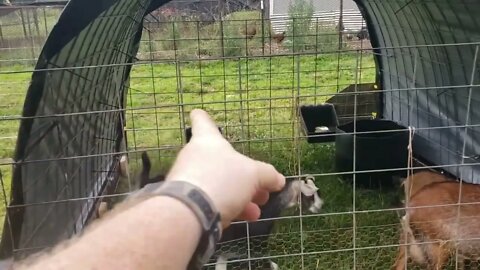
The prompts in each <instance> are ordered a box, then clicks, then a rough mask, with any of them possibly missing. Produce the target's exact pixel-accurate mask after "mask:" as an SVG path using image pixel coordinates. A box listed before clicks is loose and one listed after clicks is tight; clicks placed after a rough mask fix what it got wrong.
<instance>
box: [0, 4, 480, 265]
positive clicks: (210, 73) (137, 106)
mask: <svg viewBox="0 0 480 270" xmlns="http://www.w3.org/2000/svg"><path fill="white" fill-rule="evenodd" d="M207 2H208V1H207ZM340 2H343V1H340ZM212 3H217V1H215V2H212ZM212 3H210V2H208V4H205V5H206V6H204V7H202V8H205V9H207V10H208V12H207V11H204V12H203V11H202V12H199V11H198V10H199V8H198V7H194V8H192V7H191V6H189V7H188V8H186V7H185V5H186V4H185V3H182V2H177V4H175V3H172V4H171V5H170V6H166V7H162V8H161V9H158V10H156V11H154V12H152V13H151V14H150V15H149V16H147V17H146V18H145V21H144V27H143V34H142V39H141V41H140V47H139V51H138V54H137V55H136V60H137V61H136V62H135V63H134V64H133V66H132V70H131V73H130V80H129V86H128V94H127V100H126V105H127V106H126V108H125V109H120V108H118V107H110V108H107V107H106V108H105V110H104V111H100V112H98V111H97V112H84V113H80V114H81V115H83V114H85V115H87V114H101V113H104V114H107V115H108V114H111V113H113V114H115V113H119V112H124V113H125V116H126V123H125V126H124V131H125V133H126V138H125V140H124V141H123V142H122V144H123V150H122V151H120V152H110V153H104V155H123V154H126V155H128V158H129V172H130V173H129V174H128V175H127V177H120V179H119V181H118V185H117V187H116V191H115V193H114V194H110V195H102V196H88V195H85V194H76V195H72V194H71V196H70V197H65V198H62V199H59V200H54V201H45V202H38V204H40V205H41V204H62V203H63V204H75V203H76V202H83V201H92V202H93V201H95V200H96V199H99V198H100V199H103V201H106V202H107V203H109V204H110V206H112V205H114V204H115V203H118V202H120V201H121V199H122V198H123V197H124V196H125V195H126V194H128V193H129V192H132V191H134V190H135V189H136V188H137V186H138V183H137V182H136V181H137V180H136V175H137V174H138V172H139V170H140V168H141V163H140V162H141V160H140V153H141V152H143V151H148V153H149V155H150V157H151V158H152V160H153V161H155V162H154V163H155V167H154V171H156V172H159V173H163V174H165V173H166V172H167V171H168V169H169V168H170V166H171V165H172V162H173V160H174V158H175V156H176V154H177V153H178V151H179V150H180V149H181V147H182V146H183V145H184V144H185V143H186V136H185V130H186V128H187V127H188V126H189V119H188V113H189V112H190V111H191V110H192V109H194V108H203V109H205V110H207V111H208V112H209V113H210V114H211V116H212V117H213V119H214V120H215V121H216V122H217V123H218V125H219V126H220V127H221V128H222V132H223V134H224V136H225V137H226V138H227V139H228V140H229V141H230V142H231V143H232V145H233V146H234V147H235V149H237V150H238V151H239V152H241V153H244V154H246V155H248V156H251V157H253V158H255V159H258V160H262V161H266V162H269V163H272V164H273V165H275V167H276V168H277V169H278V170H279V171H281V172H282V173H283V174H284V175H287V176H288V178H289V179H296V178H298V177H304V176H306V175H312V176H314V177H315V183H316V185H317V186H318V187H319V188H320V193H321V197H322V199H323V200H324V201H325V206H324V208H323V209H322V213H320V214H309V213H306V212H305V209H303V211H301V210H300V209H290V210H287V211H285V212H284V213H283V214H282V216H281V217H278V218H275V221H274V223H275V226H274V229H273V231H272V233H271V234H269V235H259V236H251V235H249V234H245V236H244V237H242V238H239V239H236V240H233V241H228V242H225V243H221V244H220V245H219V246H218V250H217V255H220V254H230V255H231V256H232V258H231V259H230V262H229V263H228V265H229V269H269V267H270V261H273V262H275V263H276V264H277V265H278V266H279V267H280V268H281V269H387V268H389V267H391V266H392V265H393V264H394V263H395V259H396V256H397V253H398V251H399V247H400V246H401V244H402V243H400V242H399V239H401V234H402V230H401V224H400V222H399V220H400V217H401V216H402V215H403V214H404V212H405V209H403V204H402V199H403V198H402V195H401V192H400V191H401V190H400V189H395V188H393V189H392V188H391V187H387V186H382V185H381V186H380V187H377V189H374V190H372V189H365V188H363V187H361V186H360V183H359V182H360V181H363V179H364V178H363V176H364V175H367V174H368V173H379V172H385V171H387V172H388V171H402V172H404V171H405V169H406V167H405V166H406V165H405V166H404V167H397V168H390V169H387V170H385V169H383V168H378V169H375V168H359V167H357V165H352V164H356V163H355V162H356V161H358V160H356V159H358V158H359V157H356V154H353V158H352V160H351V162H352V163H351V164H350V166H347V167H346V168H344V170H341V169H339V168H338V166H337V165H336V160H335V159H336V152H337V151H338V148H336V147H335V145H334V144H332V143H325V144H310V143H308V142H307V139H308V138H311V137H319V138H321V137H325V136H327V135H313V136H311V135H309V136H308V134H305V131H304V126H303V125H304V124H305V123H303V122H302V120H301V119H300V111H301V107H302V106H303V105H322V104H324V103H326V102H329V103H333V104H335V106H336V107H335V108H336V110H337V111H336V112H337V115H338V120H339V122H340V123H341V124H344V123H348V122H351V121H352V120H353V121H354V122H355V121H356V120H359V119H375V118H377V115H378V114H379V109H378V106H379V104H378V102H379V100H380V97H379V95H380V93H379V92H380V91H379V90H382V91H383V93H387V94H391V95H392V96H393V98H392V102H399V101H398V99H399V98H400V95H402V93H406V94H407V95H414V94H418V93H419V92H436V93H439V95H441V93H445V92H448V91H450V90H451V89H456V88H459V89H468V88H470V89H471V88H473V87H475V88H476V87H478V86H479V85H477V84H476V81H475V80H472V81H471V83H470V84H467V83H465V84H456V85H448V86H444V87H428V86H423V85H419V84H415V83H413V84H409V83H407V84H406V85H405V86H404V87H398V88H396V89H378V87H379V85H378V81H377V76H378V74H377V72H378V70H379V69H380V67H379V66H378V63H377V62H376V61H375V59H374V56H375V54H377V55H378V54H379V53H385V52H386V53H387V54H391V55H410V56H412V55H415V57H416V58H415V59H417V61H418V63H419V65H420V64H421V65H423V66H424V69H425V70H427V69H428V65H429V64H432V63H434V64H438V65H444V64H446V63H443V62H439V59H440V58H435V57H434V56H432V55H431V54H430V57H425V55H426V54H422V53H421V52H422V51H424V52H425V51H428V50H429V49H430V47H441V48H443V49H444V50H462V49H465V48H468V49H472V48H476V50H477V51H478V46H479V45H480V44H479V43H463V44H434V45H431V46H430V45H418V46H408V47H394V48H383V50H379V48H372V46H371V44H370V41H369V38H368V37H367V36H365V32H364V31H365V30H364V28H363V27H364V26H365V25H364V21H363V19H361V18H360V20H357V19H356V18H357V17H356V16H358V14H359V12H358V14H357V11H355V10H347V11H346V12H345V13H343V11H342V10H341V6H340V5H339V6H338V8H337V7H332V8H331V10H323V13H318V14H320V15H318V14H317V16H310V17H305V16H288V15H284V16H268V15H269V14H268V13H265V12H259V10H258V9H259V8H260V7H259V6H258V3H257V2H256V1H252V3H250V2H248V3H247V4H245V5H246V6H241V5H238V3H237V4H234V3H233V1H227V2H226V3H227V5H226V6H227V7H225V10H223V11H219V10H216V9H213V4H212ZM235 3H236V2H235ZM209 5H210V6H209ZM62 8H63V7H61V6H58V7H56V6H55V7H18V8H16V7H6V8H1V9H0V97H1V98H0V180H1V184H2V189H3V192H2V194H0V197H1V198H2V201H3V202H2V206H1V208H2V211H1V214H2V216H5V213H6V210H7V209H16V208H18V207H24V208H28V207H31V208H33V209H34V208H35V207H39V206H38V205H20V206H15V207H12V206H8V202H9V196H10V195H9V194H10V192H11V191H10V186H11V184H10V181H11V178H12V166H15V165H16V164H17V163H16V161H14V160H12V159H11V158H12V156H13V153H14V148H15V141H16V140H17V131H18V127H19V123H20V120H21V119H23V117H22V116H21V113H22V103H23V101H24V99H25V93H26V89H27V87H28V84H29V82H30V78H31V75H32V71H33V69H34V67H33V64H34V63H35V62H36V60H37V57H38V55H39V53H40V50H41V47H42V44H43V43H44V42H45V40H46V37H47V36H48V33H50V31H51V29H52V27H53V25H54V24H55V22H56V20H57V18H58V16H59V15H60V12H61V9H62ZM269 8H270V9H272V7H269ZM219 14H224V16H223V17H222V16H221V15H219ZM352 14H353V15H352ZM344 15H345V16H346V17H345V18H343V16H344ZM349 15H351V17H348V16H349ZM339 18H342V20H344V19H345V21H346V22H349V23H345V24H344V23H342V21H341V20H339ZM352 18H353V19H352ZM283 31H285V32H283ZM422 55H423V56H422ZM384 56H385V57H389V55H384ZM451 61H456V60H454V59H452V60H451ZM458 61H459V60H458ZM472 61H473V62H469V63H465V62H460V61H459V62H458V67H460V66H462V67H463V66H464V65H470V66H473V67H474V68H473V70H475V67H476V66H477V65H478V63H477V59H476V57H475V59H473V60H472ZM411 64H412V65H417V63H411ZM102 68H104V67H99V66H85V67H81V68H80V69H84V72H86V73H87V72H100V71H101V69H102ZM51 70H53V71H54V70H58V68H54V67H52V68H51ZM473 73H474V71H473ZM415 74H416V73H415ZM391 76H392V77H395V76H397V77H402V78H403V77H405V78H407V79H411V78H410V77H409V76H407V75H405V74H398V73H396V74H393V72H392V75H391ZM413 80H414V81H415V76H414V79H413ZM470 100H471V96H470V98H469V102H470ZM445 102H447V101H445ZM412 107H413V105H412ZM423 109H424V110H425V111H422V112H421V113H423V114H425V115H435V116H437V115H441V112H440V111H439V110H438V111H435V110H434V109H432V110H430V109H429V108H423ZM416 110H421V109H420V108H416ZM72 115H73V114H67V113H63V114H62V113H61V114H57V115H56V117H59V118H67V117H71V116H72ZM445 123H446V124H439V125H436V126H416V127H415V128H416V131H417V132H425V133H429V132H435V130H439V129H448V130H450V131H451V132H452V134H454V135H455V136H462V134H464V133H463V132H464V130H466V129H468V128H474V127H478V123H472V122H469V121H464V122H455V123H452V122H451V121H450V122H448V121H447V122H445ZM400 131H401V132H403V133H405V129H401V130H400ZM394 132H399V130H395V129H393V130H388V131H373V130H366V131H359V130H358V129H357V127H356V126H355V125H354V126H353V129H352V130H351V131H347V132H343V133H340V134H335V135H334V136H338V137H342V136H345V137H348V136H353V138H354V139H353V145H354V149H355V144H356V138H359V137H362V135H368V136H374V137H375V136H378V137H381V136H382V134H385V133H387V134H388V133H394ZM452 136H453V135H452ZM439 147H441V146H439ZM353 153H356V151H353ZM85 157H88V155H86V156H83V157H78V156H75V155H73V156H68V155H65V156H62V157H61V158H62V159H79V158H85ZM52 158H55V157H52ZM17 162H18V161H17ZM29 162H32V163H37V162H38V163H41V160H32V161H29ZM44 162H45V161H44ZM405 162H406V160H405ZM430 165H431V164H430ZM478 165H479V164H478V162H477V163H469V164H467V165H465V164H463V163H459V162H451V163H449V164H439V165H435V166H434V165H431V166H425V165H424V164H422V165H420V163H418V164H417V163H416V164H415V165H414V166H415V167H418V168H425V167H430V168H437V169H441V168H446V167H448V166H452V167H458V166H478ZM345 176H349V177H345ZM77 180H78V181H82V179H77ZM352 183H353V184H352ZM76 184H81V182H78V183H76ZM92 205H93V204H92ZM66 209H67V210H68V207H67V208H66ZM74 218H78V217H72V219H74ZM474 218H477V217H474ZM260 222H265V221H260ZM417 238H419V239H421V238H422V235H418V236H417ZM470 238H474V236H470ZM422 240H425V242H427V243H426V244H424V245H426V246H427V245H429V243H428V239H422ZM430 240H436V239H430ZM470 240H472V239H470ZM410 244H411V243H409V244H407V245H410ZM419 244H422V243H419ZM14 248H15V247H14ZM32 248H43V247H38V246H36V247H32ZM15 251H16V252H21V251H22V250H21V249H18V248H17V249H15ZM458 261H463V260H462V259H458V260H455V256H452V257H451V258H450V261H449V263H448V267H449V268H448V269H457V268H458V264H457V263H456V262H458ZM215 262H216V261H215V259H212V260H211V261H210V262H209V264H207V265H206V269H214V268H215ZM417 267H419V266H415V265H414V264H411V263H409V264H408V269H423V268H417ZM466 267H467V268H470V269H476V268H475V267H478V265H477V264H476V262H475V261H471V262H467V264H466Z"/></svg>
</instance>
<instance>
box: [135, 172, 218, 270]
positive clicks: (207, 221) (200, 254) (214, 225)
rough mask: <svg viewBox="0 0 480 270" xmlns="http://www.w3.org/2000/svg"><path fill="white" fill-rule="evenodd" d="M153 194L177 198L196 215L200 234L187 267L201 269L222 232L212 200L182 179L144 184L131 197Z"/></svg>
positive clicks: (195, 269)
mask: <svg viewBox="0 0 480 270" xmlns="http://www.w3.org/2000/svg"><path fill="white" fill-rule="evenodd" d="M153 196H168V197H171V198H174V199H177V200H179V201H180V202H182V203H183V204H185V205H186V206H187V207H188V208H190V209H191V210H192V212H193V213H194V214H195V216H196V217H197V219H198V221H199V222H200V225H201V226H202V234H201V237H200V241H199V244H198V246H197V248H196V249H195V252H194V254H193V256H192V258H191V260H190V262H189V264H188V267H187V269H188V270H197V269H201V268H202V266H203V265H204V264H205V263H207V262H208V259H209V258H210V257H211V256H212V255H213V253H214V252H215V245H216V244H217V242H218V241H219V240H220V237H221V233H222V225H221V220H220V214H219V213H218V211H217V210H216V208H215V206H214V205H213V203H212V201H211V200H210V198H209V197H208V195H207V194H205V193H204V192H203V191H202V190H200V189H199V188H198V187H197V186H195V185H192V184H190V183H188V182H184V181H164V182H159V183H154V184H149V185H146V186H145V187H144V188H142V189H141V190H139V191H138V192H136V193H134V194H132V197H131V199H140V198H150V197H153Z"/></svg>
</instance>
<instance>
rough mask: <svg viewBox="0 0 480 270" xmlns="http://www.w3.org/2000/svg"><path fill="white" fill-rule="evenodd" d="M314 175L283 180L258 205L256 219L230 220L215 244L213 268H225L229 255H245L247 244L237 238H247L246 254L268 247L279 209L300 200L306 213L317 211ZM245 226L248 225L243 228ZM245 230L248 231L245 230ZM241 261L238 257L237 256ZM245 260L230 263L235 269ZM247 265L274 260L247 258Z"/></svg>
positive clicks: (272, 266)
mask: <svg viewBox="0 0 480 270" xmlns="http://www.w3.org/2000/svg"><path fill="white" fill-rule="evenodd" d="M313 180H314V178H313V177H311V176H309V177H306V178H305V180H293V181H287V184H286V185H285V187H284V188H283V190H281V191H280V192H275V193H271V194H270V198H269V200H268V201H267V203H266V204H265V205H263V206H261V207H260V209H261V215H260V219H259V221H256V222H249V223H248V225H247V223H245V222H243V223H234V224H232V225H230V227H228V228H227V229H225V230H224V231H223V234H222V238H221V239H220V242H219V244H218V246H217V252H216V265H215V270H225V269H227V262H228V260H229V259H236V258H240V257H242V256H241V255H242V254H243V255H245V253H246V252H244V251H245V250H247V247H246V246H245V247H244V248H242V247H241V246H242V245H241V244H240V245H239V240H245V241H243V242H242V241H241V242H242V243H246V241H247V238H248V241H249V249H250V254H255V253H260V252H261V251H262V250H265V249H267V248H268V237H269V235H270V233H271V232H272V229H273V225H274V219H275V218H277V217H279V216H280V214H281V212H282V211H284V210H286V209H289V208H292V207H295V206H298V205H299V203H300V202H301V203H302V207H303V209H308V211H309V212H310V213H319V212H320V210H321V209H322V206H323V200H322V199H321V198H320V195H319V192H318V188H317V186H316V185H315V183H314V181H313ZM247 226H248V229H247ZM247 230H248V234H247ZM239 261H241V259H240V260H239ZM248 263H249V262H248V261H246V262H241V263H238V262H236V263H233V265H235V268H236V269H249V267H248ZM251 269H278V266H277V264H275V263H274V262H272V261H271V260H259V261H256V262H251Z"/></svg>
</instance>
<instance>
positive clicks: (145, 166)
mask: <svg viewBox="0 0 480 270" xmlns="http://www.w3.org/2000/svg"><path fill="white" fill-rule="evenodd" d="M151 168H152V164H151V162H150V158H149V157H148V154H147V152H143V153H142V172H141V173H140V188H143V187H144V186H146V185H148V184H152V183H157V182H161V181H163V180H165V175H164V174H158V175H156V176H154V177H152V178H150V169H151Z"/></svg>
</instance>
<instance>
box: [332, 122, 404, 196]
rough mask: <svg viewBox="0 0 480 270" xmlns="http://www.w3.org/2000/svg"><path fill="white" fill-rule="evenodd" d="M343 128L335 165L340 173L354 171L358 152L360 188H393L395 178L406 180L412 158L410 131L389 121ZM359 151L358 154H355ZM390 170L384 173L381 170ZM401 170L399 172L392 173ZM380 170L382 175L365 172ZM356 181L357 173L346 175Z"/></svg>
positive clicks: (359, 123) (357, 124)
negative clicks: (409, 157)
mask: <svg viewBox="0 0 480 270" xmlns="http://www.w3.org/2000/svg"><path fill="white" fill-rule="evenodd" d="M353 132H354V123H353V122H352V123H348V124H346V125H343V126H339V127H338V130H337V136H336V140H335V148H336V152H335V153H336V154H335V159H336V160H335V162H336V167H337V171H338V172H352V171H353V163H354V160H353V155H354V153H355V155H356V156H355V165H356V166H355V177H356V183H357V185H358V186H362V187H379V186H384V187H388V186H392V184H393V181H392V176H400V177H405V175H406V170H405V168H406V167H407V158H408V149H407V146H408V139H409V133H408V129H406V128H405V127H403V126H400V125H398V124H397V123H395V122H392V121H387V120H359V121H357V122H356V132H357V133H358V134H357V135H356V143H355V146H354V135H353ZM354 149H355V152H354ZM386 169H387V170H389V171H381V170H386ZM390 169H398V170H390ZM372 170H380V172H362V171H372ZM344 177H345V178H347V179H349V180H352V178H353V173H348V174H345V175H344Z"/></svg>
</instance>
